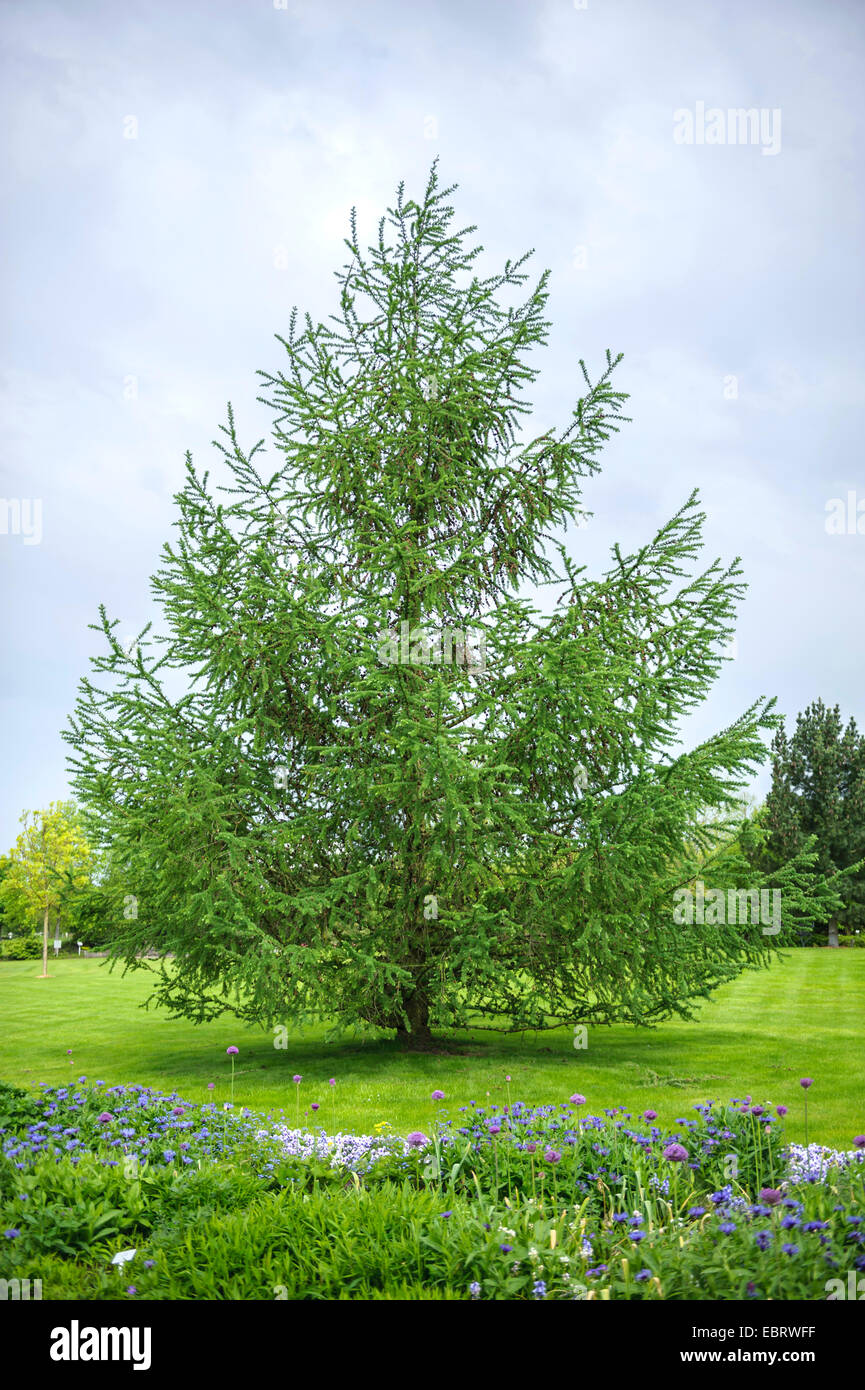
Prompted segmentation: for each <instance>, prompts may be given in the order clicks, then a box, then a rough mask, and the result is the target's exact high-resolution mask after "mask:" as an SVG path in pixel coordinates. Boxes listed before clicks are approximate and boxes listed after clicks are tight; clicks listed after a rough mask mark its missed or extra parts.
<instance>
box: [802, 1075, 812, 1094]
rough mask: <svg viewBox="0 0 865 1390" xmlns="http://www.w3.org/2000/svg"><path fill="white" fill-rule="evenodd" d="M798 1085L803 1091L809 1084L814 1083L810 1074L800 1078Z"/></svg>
mask: <svg viewBox="0 0 865 1390" xmlns="http://www.w3.org/2000/svg"><path fill="white" fill-rule="evenodd" d="M799 1085H800V1086H801V1087H802V1090H803V1091H807V1089H808V1087H809V1086H813V1085H814V1082H813V1081H812V1079H811V1077H810V1076H803V1077H802V1080H801V1081H800V1082H799Z"/></svg>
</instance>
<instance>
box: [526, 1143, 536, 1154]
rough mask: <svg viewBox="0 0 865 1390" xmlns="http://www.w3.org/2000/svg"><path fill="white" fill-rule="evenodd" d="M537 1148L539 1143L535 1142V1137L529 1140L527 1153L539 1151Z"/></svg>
mask: <svg viewBox="0 0 865 1390" xmlns="http://www.w3.org/2000/svg"><path fill="white" fill-rule="evenodd" d="M537 1149H538V1146H537V1144H536V1143H535V1142H534V1140H533V1139H530V1140H529V1142H528V1144H526V1153H527V1154H533V1153H537Z"/></svg>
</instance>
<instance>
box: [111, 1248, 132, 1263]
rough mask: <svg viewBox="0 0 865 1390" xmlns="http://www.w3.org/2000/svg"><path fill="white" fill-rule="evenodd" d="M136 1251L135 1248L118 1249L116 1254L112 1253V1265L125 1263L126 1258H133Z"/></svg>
mask: <svg viewBox="0 0 865 1390" xmlns="http://www.w3.org/2000/svg"><path fill="white" fill-rule="evenodd" d="M137 1253H138V1252H137V1250H118V1252H117V1254H116V1255H112V1257H111V1263H112V1264H113V1265H125V1264H126V1262H127V1261H128V1260H134V1259H135V1256H136V1255H137Z"/></svg>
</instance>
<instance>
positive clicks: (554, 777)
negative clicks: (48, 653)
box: [67, 168, 829, 1046]
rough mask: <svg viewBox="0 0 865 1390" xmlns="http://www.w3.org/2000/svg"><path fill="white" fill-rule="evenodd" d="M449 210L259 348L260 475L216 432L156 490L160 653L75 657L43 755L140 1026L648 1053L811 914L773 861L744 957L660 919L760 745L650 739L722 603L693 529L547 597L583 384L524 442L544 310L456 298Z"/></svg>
mask: <svg viewBox="0 0 865 1390" xmlns="http://www.w3.org/2000/svg"><path fill="white" fill-rule="evenodd" d="M452 192H453V190H452V189H444V190H442V189H440V187H439V185H438V180H437V174H436V170H435V168H434V169H433V171H432V173H431V176H430V179H429V182H428V185H427V187H426V190H425V192H424V195H423V197H422V199H421V200H420V202H415V201H412V200H407V199H406V197H405V194H404V190H403V188H402V187H400V189H399V193H398V197H397V199H396V202H395V204H394V206H393V207H392V208H391V209H389V210H388V212H387V214H386V215H385V216H384V217H383V218H382V220H381V223H380V225H379V229H378V236H377V239H376V240H375V241H374V243H373V245H372V246H370V247H369V248H368V249H363V247H362V244H361V241H360V238H359V235H358V230H357V226H356V221H355V218H354V214H352V217H351V223H350V228H351V230H350V236H349V237H348V239H347V241H346V246H347V251H348V259H347V263H346V264H345V265H344V266H343V268H342V270H341V271H339V272H338V273H337V281H338V287H339V294H338V303H337V312H336V313H335V314H334V315H333V316H332V317H331V318H330V319H329V320H328V321H327V322H326V323H316V322H313V320H312V319H311V318H310V317H308V316H307V317H305V318H300V316H299V315H298V314H297V313H296V312H295V313H293V314H292V316H291V321H290V324H289V327H288V332H287V334H286V335H285V336H284V337H280V338H279V342H280V343H281V347H282V351H283V353H284V356H283V359H282V364H281V367H280V368H279V370H276V371H274V372H273V373H261V374H260V376H261V380H262V383H263V384H262V393H263V394H262V396H261V397H260V399H261V400H263V401H264V402H265V403H266V404H267V405H268V407H269V408H270V409H271V410H272V411H273V427H272V439H271V444H272V448H273V451H274V453H275V455H276V458H275V460H274V462H273V463H271V464H270V465H269V467H265V440H264V439H260V440H258V442H256V443H254V444H253V445H252V446H251V447H249V448H244V447H243V445H242V443H241V439H240V436H239V433H238V429H237V425H236V421H235V415H234V411H233V410H232V408H231V407H230V406H229V408H228V415H227V422H226V424H225V425H223V426H222V427H221V437H220V439H219V440H218V441H216V443H217V449H218V451H219V461H218V466H219V472H220V481H219V482H218V483H216V482H213V481H211V478H210V474H209V473H208V472H204V473H201V472H200V471H199V470H197V469H196V468H195V467H194V466H193V462H192V459H191V457H190V456H187V461H186V479H185V484H184V486H183V488H182V490H181V491H180V492H179V493H178V494H177V498H176V501H177V507H178V517H177V523H176V525H177V534H176V537H175V538H174V540H172V541H171V542H170V543H169V544H167V545H166V546H165V548H164V552H163V556H162V561H161V565H160V568H159V570H158V571H157V573H156V575H155V576H154V579H153V593H154V600H155V604H156V605H157V607H158V609H159V610H160V613H161V626H160V627H159V629H158V630H153V629H152V628H151V627H150V626H148V627H147V628H145V629H144V631H143V632H142V633H141V634H140V638H139V641H138V644H137V646H135V648H134V649H133V650H131V651H130V650H129V649H127V648H126V647H125V646H122V645H121V644H120V642H119V640H118V637H117V633H116V627H117V624H116V622H115V621H113V620H112V619H110V618H109V616H108V614H107V612H106V610H105V609H104V608H103V609H102V610H101V611H100V620H99V622H98V623H97V624H95V627H96V628H97V629H98V630H99V631H100V632H101V633H102V635H103V637H104V642H105V649H104V652H103V654H101V655H100V656H98V657H96V658H95V659H94V663H93V665H94V672H95V674H94V677H93V678H92V679H91V678H88V679H85V680H84V681H83V682H82V685H81V691H80V696H79V699H78V703H77V708H76V713H75V717H74V719H73V720H72V722H71V725H70V729H69V731H68V733H67V737H68V739H69V742H70V744H71V746H72V750H73V752H72V766H73V771H74V775H75V785H76V787H77V789H78V791H79V794H80V795H81V797H82V799H83V800H84V802H85V803H86V805H87V807H88V808H89V811H90V815H91V817H92V821H93V824H94V827H95V828H96V830H97V832H98V833H99V835H100V836H101V840H102V843H103V844H104V845H105V846H107V847H110V851H111V856H112V862H113V864H114V865H115V866H120V871H121V872H122V874H124V875H125V876H126V877H127V878H128V885H129V892H130V893H132V894H134V895H135V897H136V900H137V902H139V903H140V911H139V912H138V915H137V916H136V917H135V918H134V919H132V920H130V921H128V922H124V924H123V929H122V931H121V932H120V934H119V936H118V938H117V941H116V943H115V949H116V952H117V954H118V955H119V956H121V957H122V958H123V959H124V960H126V961H127V963H129V964H134V962H135V954H136V952H137V951H140V950H143V949H145V948H147V947H155V948H156V949H157V950H160V951H162V952H169V951H170V952H172V953H173V955H174V960H173V961H172V962H170V963H168V962H167V963H166V964H165V968H164V970H163V973H162V975H161V977H160V979H159V983H158V986H157V991H156V993H157V997H158V998H159V999H160V1000H161V1001H162V1002H163V1003H165V1004H167V1005H168V1006H169V1007H170V1008H171V1009H173V1010H175V1011H176V1012H179V1013H180V1014H183V1015H185V1016H187V1017H190V1018H193V1019H206V1018H210V1017H213V1016H214V1015H216V1014H218V1013H219V1012H221V1011H222V1010H223V1009H225V1008H226V1007H230V1008H232V1009H234V1010H235V1011H236V1012H237V1013H238V1014H239V1015H240V1016H241V1017H244V1018H247V1019H250V1020H256V1021H258V1022H262V1023H265V1024H268V1025H270V1024H272V1023H273V1022H276V1021H279V1022H289V1021H298V1020H303V1019H307V1018H311V1017H328V1018H333V1019H337V1020H339V1021H341V1022H343V1023H349V1024H350V1023H357V1022H366V1023H369V1024H373V1025H377V1026H379V1027H382V1028H387V1029H394V1030H396V1033H397V1036H398V1037H399V1038H400V1039H401V1040H402V1041H403V1042H404V1043H405V1044H407V1045H411V1046H425V1045H428V1044H429V1040H430V1036H431V1029H432V1028H439V1029H442V1028H454V1027H458V1026H464V1025H467V1024H472V1025H473V1026H487V1027H495V1028H518V1027H526V1026H535V1027H551V1026H555V1025H561V1024H562V1023H565V1022H567V1023H571V1022H583V1023H587V1022H596V1023H607V1022H613V1021H630V1022H633V1023H647V1022H651V1021H653V1020H656V1019H660V1018H663V1017H665V1016H668V1015H669V1014H671V1013H674V1012H676V1013H680V1014H685V1015H687V1014H688V1011H689V1009H690V1007H691V1005H692V1003H693V1001H694V1000H695V999H697V998H698V997H700V996H704V995H705V994H707V993H708V992H709V991H710V990H711V989H712V988H714V987H715V986H716V985H718V984H719V983H721V982H722V981H725V980H727V979H730V978H731V977H733V976H734V975H735V974H736V973H737V972H739V971H740V970H741V969H743V968H744V967H746V966H747V965H749V964H757V963H760V962H764V961H766V960H767V959H768V958H769V956H770V954H771V952H772V951H773V950H775V949H776V948H777V945H778V944H779V942H780V941H781V940H783V939H785V938H786V934H787V933H788V932H789V930H790V927H791V925H792V924H794V923H795V922H796V921H798V920H801V916H802V914H803V913H810V914H812V915H819V914H820V913H821V912H823V913H825V912H827V911H828V910H829V909H828V907H827V896H826V895H827V889H826V885H825V883H824V882H823V880H822V879H819V878H818V877H817V876H815V875H814V873H813V872H812V871H811V868H810V864H811V862H812V860H813V852H812V851H811V848H810V847H809V846H808V845H807V844H806V845H804V846H803V847H801V848H799V849H798V850H797V853H796V855H795V856H791V859H792V860H793V862H792V863H791V864H788V865H785V866H783V867H782V868H781V869H780V870H778V871H776V872H775V873H774V876H773V877H772V878H771V882H773V883H775V884H781V885H782V886H783V889H784V930H783V932H781V933H780V934H778V935H767V934H766V933H765V932H764V931H763V928H762V927H761V925H760V923H759V922H757V923H750V924H748V923H745V924H743V923H723V924H718V923H705V922H703V921H702V920H701V921H700V922H694V923H693V924H692V925H690V926H687V927H683V926H682V925H681V924H680V923H678V922H677V921H675V920H674V915H673V895H674V893H675V892H676V890H677V889H680V888H682V887H683V886H687V885H689V884H692V883H693V882H694V879H695V877H696V875H697V874H698V873H700V874H704V875H705V877H706V882H710V881H711V874H712V865H711V854H710V853H708V851H710V850H711V848H712V846H714V845H717V844H718V843H720V842H721V840H723V838H724V836H725V835H727V834H728V826H727V821H728V820H729V818H730V817H731V816H733V815H734V813H735V811H736V809H737V806H738V798H739V797H740V795H741V789H742V787H743V785H744V784H745V783H746V782H747V780H748V778H749V777H750V776H751V774H752V772H753V770H754V768H755V767H756V766H757V764H758V763H759V762H760V761H761V760H762V758H763V757H764V755H765V748H764V743H763V738H764V735H765V733H766V731H769V730H772V729H774V728H775V727H776V725H777V722H778V721H777V716H776V715H775V713H774V712H773V708H772V702H771V701H768V700H766V699H759V700H757V701H755V703H754V704H753V705H752V706H751V707H750V708H748V709H747V710H745V711H744V712H743V713H742V714H741V716H740V717H739V718H737V719H736V720H735V721H734V722H733V723H732V724H731V725H730V726H729V727H728V728H726V729H723V730H722V731H721V732H719V733H718V734H716V735H715V736H713V737H712V738H710V739H708V740H706V741H705V742H703V743H701V744H699V745H698V746H697V747H695V748H692V749H690V750H688V751H682V749H681V746H680V745H679V744H678V741H677V727H678V724H679V722H680V721H681V719H682V718H683V716H684V715H685V714H687V713H688V712H689V711H691V710H692V709H694V708H695V707H696V706H697V705H698V704H700V702H702V701H703V700H704V699H705V697H706V694H707V692H708V690H709V688H710V686H711V684H712V682H713V680H714V679H715V677H716V676H717V674H718V672H719V670H720V669H721V665H722V663H723V661H724V659H725V654H724V649H725V646H726V644H727V642H728V640H729V638H730V636H731V634H732V631H733V622H734V614H735V606H736V603H737V601H738V599H739V598H740V597H741V594H742V592H743V583H742V578H741V571H740V568H739V565H738V562H737V561H733V562H732V563H731V564H723V563H721V562H720V561H718V560H715V561H712V562H711V563H708V564H706V565H704V567H702V568H700V567H699V565H698V557H699V553H700V549H701V528H702V523H703V520H704V516H703V513H702V512H701V510H700V508H699V503H698V499H697V495H696V493H694V494H692V495H691V496H690V497H688V498H686V499H684V500H683V505H682V506H681V508H680V509H679V510H678V512H677V513H676V514H675V516H673V517H672V518H671V519H670V520H669V521H668V522H667V523H666V524H664V525H663V526H662V527H661V528H660V529H659V530H658V531H657V533H656V534H654V535H652V536H650V537H649V538H648V539H647V540H646V542H645V544H644V545H642V546H641V547H640V548H639V549H637V550H635V551H634V552H633V553H630V554H626V553H622V551H621V550H620V548H619V547H618V546H617V545H614V546H613V548H612V552H611V559H610V565H609V568H608V570H607V572H606V573H604V574H602V575H601V576H599V577H594V578H593V577H590V576H589V575H588V574H587V573H586V571H585V569H584V568H582V567H580V566H579V565H578V563H577V559H578V557H574V556H572V555H571V554H570V553H569V549H568V546H569V543H570V541H571V540H572V528H573V524H574V522H575V521H577V520H578V519H579V518H580V517H581V515H582V513H583V493H582V486H583V482H584V480H585V479H587V478H589V477H591V475H593V474H594V473H596V472H597V470H598V468H599V462H598V455H599V453H600V450H601V448H602V446H603V444H604V443H605V441H606V440H608V439H609V437H610V435H611V433H612V432H613V431H616V430H618V429H619V427H620V425H621V423H622V422H623V420H624V419H625V417H624V416H623V415H622V410H623V406H624V402H625V399H626V398H625V395H624V393H623V392H621V391H619V390H616V389H614V385H613V377H614V372H615V370H616V367H617V365H618V362H619V358H617V357H614V356H612V355H611V354H610V353H609V352H607V354H606V356H605V357H604V359H603V361H602V363H601V365H600V368H599V370H598V371H597V372H594V373H592V372H590V371H589V369H588V367H587V366H586V365H585V363H584V362H582V361H581V362H580V363H579V370H580V373H581V386H580V395H579V398H578V399H577V401H576V403H575V406H574V408H573V411H572V413H571V415H570V418H569V420H568V421H567V423H566V424H565V425H564V427H563V428H561V429H554V428H549V427H544V428H542V429H541V430H540V431H539V432H534V433H533V432H531V431H530V429H529V427H528V426H529V421H528V417H529V415H530V413H531V406H530V403H529V401H528V398H527V393H528V391H529V389H530V387H531V386H532V384H533V383H534V381H535V379H536V377H537V374H538V366H537V365H536V360H537V359H536V354H537V350H538V349H539V348H541V347H542V346H543V344H544V343H545V341H546V339H547V333H548V329H549V323H548V320H547V319H546V317H545V313H546V304H547V297H548V276H547V274H543V275H541V276H540V278H539V279H538V280H537V281H536V282H535V283H533V284H532V283H529V284H528V285H527V282H528V272H527V270H526V262H527V256H523V257H521V258H520V259H518V260H516V261H513V262H511V261H509V262H507V263H506V264H505V266H504V268H503V269H502V270H500V271H498V272H495V273H490V274H486V275H482V274H480V272H479V269H478V260H479V257H480V254H481V248H480V247H479V246H478V245H476V244H475V242H474V240H473V237H474V232H475V229H474V228H473V227H469V228H465V229H462V230H458V229H455V227H454V224H453V210H452V208H451V206H450V205H449V202H448V199H449V197H450V195H451V193H452ZM530 591H534V594H535V597H531V596H530ZM540 594H542V595H543V597H544V599H545V600H546V601H545V602H544V603H543V604H541V603H540V599H539V598H538V597H537V595H540ZM178 691H179V693H178ZM707 817H708V818H709V820H708V821H707ZM707 866H708V867H707ZM739 867H740V868H741V869H742V871H743V872H745V871H748V872H749V875H750V876H749V878H748V879H747V885H748V886H749V887H757V888H759V887H760V886H761V885H764V884H767V883H769V882H770V879H769V878H768V877H766V876H761V875H759V874H755V872H754V871H753V870H749V869H748V865H747V864H746V862H745V861H744V860H740V864H739ZM721 872H722V878H723V882H724V885H726V883H727V882H728V881H729V876H730V864H729V857H728V861H727V862H726V865H725V867H724V869H723V871H721Z"/></svg>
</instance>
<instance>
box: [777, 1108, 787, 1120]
mask: <svg viewBox="0 0 865 1390" xmlns="http://www.w3.org/2000/svg"><path fill="white" fill-rule="evenodd" d="M775 1109H776V1110H777V1111H778V1114H779V1115H780V1116H781V1118H782V1119H783V1118H784V1116H785V1115H786V1114H787V1107H786V1105H776V1106H775Z"/></svg>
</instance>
